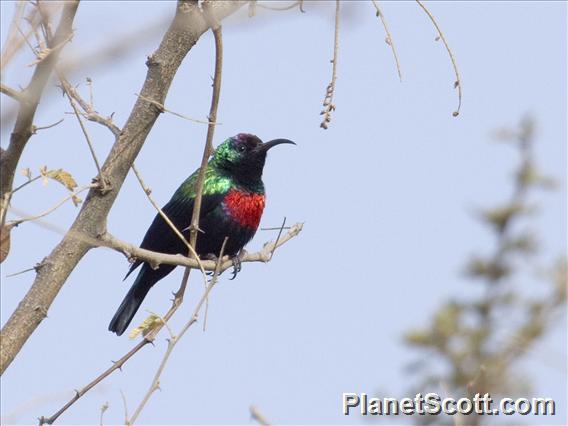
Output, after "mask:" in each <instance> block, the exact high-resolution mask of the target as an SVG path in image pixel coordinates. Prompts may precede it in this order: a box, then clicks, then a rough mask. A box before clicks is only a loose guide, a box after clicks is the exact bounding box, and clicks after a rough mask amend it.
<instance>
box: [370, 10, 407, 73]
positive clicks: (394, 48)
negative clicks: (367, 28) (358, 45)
mask: <svg viewBox="0 0 568 426" xmlns="http://www.w3.org/2000/svg"><path fill="white" fill-rule="evenodd" d="M373 6H375V9H377V16H378V17H379V18H380V19H381V22H382V24H383V27H384V29H385V33H387V38H386V39H385V41H386V42H387V44H388V45H389V46H390V48H391V50H392V54H393V56H394V61H395V63H396V71H397V73H398V78H399V80H400V81H402V73H401V72H400V62H399V61H398V55H397V53H396V47H395V46H394V39H393V38H392V36H391V33H390V30H389V26H388V24H387V20H386V19H385V15H383V11H382V10H381V9H380V8H379V2H378V1H377V0H373Z"/></svg>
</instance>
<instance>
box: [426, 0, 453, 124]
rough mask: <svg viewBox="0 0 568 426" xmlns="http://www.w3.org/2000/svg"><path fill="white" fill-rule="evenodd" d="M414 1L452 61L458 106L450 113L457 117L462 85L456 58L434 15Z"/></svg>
mask: <svg viewBox="0 0 568 426" xmlns="http://www.w3.org/2000/svg"><path fill="white" fill-rule="evenodd" d="M416 3H418V5H419V6H420V7H421V8H422V10H423V11H424V12H425V13H426V15H428V17H429V18H430V20H431V21H432V23H433V24H434V27H435V28H436V31H438V35H439V36H440V38H441V39H442V42H443V43H444V46H445V47H446V51H447V52H448V55H449V56H450V60H451V61H452V66H453V67H454V73H455V75H456V81H455V82H454V88H457V89H458V108H457V109H456V110H455V111H454V112H453V113H452V115H453V116H454V117H457V116H458V115H459V114H460V108H461V103H462V85H461V79H460V73H459V71H458V65H457V63H456V59H455V57H454V54H453V53H452V49H450V45H449V44H448V42H447V41H446V37H444V33H442V30H441V29H440V27H439V26H438V23H437V22H436V19H434V16H433V15H432V14H431V13H430V11H429V10H428V9H426V6H424V5H423V4H422V2H421V1H420V0H416Z"/></svg>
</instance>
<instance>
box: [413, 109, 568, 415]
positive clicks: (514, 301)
mask: <svg viewBox="0 0 568 426" xmlns="http://www.w3.org/2000/svg"><path fill="white" fill-rule="evenodd" d="M534 128H535V126H534V121H533V120H532V119H531V118H530V117H527V118H524V119H523V120H521V122H520V124H519V126H518V128H517V129H505V130H502V131H499V132H498V133H497V135H496V136H497V140H498V141H502V142H506V143H508V144H510V145H511V146H512V147H513V148H514V149H515V150H516V151H517V152H518V153H519V155H520V162H519V165H518V167H517V169H516V171H515V173H514V175H513V185H512V186H513V188H512V193H511V195H510V197H509V200H508V201H506V202H504V203H502V204H500V205H498V206H496V207H493V208H489V209H484V210H481V211H480V212H479V214H478V218H479V220H481V221H482V222H483V223H485V224H487V225H488V228H489V231H490V232H491V233H492V234H493V236H494V247H493V249H492V251H491V252H490V253H489V254H483V255H474V256H472V257H471V259H469V261H468V262H467V264H466V267H465V273H466V275H467V276H468V277H470V278H471V279H472V280H474V281H475V282H476V283H477V286H481V288H480V289H479V288H478V289H476V290H480V292H479V295H478V296H475V297H468V298H465V297H460V298H455V299H453V300H449V301H447V302H446V303H444V304H443V305H442V306H440V307H439V308H438V310H437V312H435V313H434V314H433V316H432V318H431V319H430V320H429V324H428V326H426V327H423V328H418V329H413V330H410V331H408V332H407V333H406V335H405V336H404V341H405V343H406V344H407V345H409V346H411V347H412V348H414V349H416V350H418V351H419V352H420V354H421V355H420V359H419V360H418V361H417V362H414V363H412V365H410V366H409V368H408V370H409V372H410V373H411V374H413V375H414V376H416V377H417V383H416V386H415V388H414V389H413V393H416V392H422V393H424V392H425V391H433V390H439V391H440V392H441V395H442V396H451V397H454V398H456V399H457V398H460V397H463V396H469V397H473V395H475V394H476V393H480V394H481V395H483V394H485V393H489V394H491V396H492V397H493V398H494V399H495V398H498V397H500V396H513V395H520V394H522V393H525V395H523V396H527V395H526V393H527V392H530V385H529V378H528V377H524V376H523V375H522V374H519V373H518V372H519V371H520V369H519V368H517V366H518V363H519V362H520V361H521V360H522V359H523V358H525V357H526V356H528V354H527V352H528V351H529V350H531V349H538V344H539V339H540V338H542V337H543V335H544V334H545V333H547V332H548V331H550V330H551V329H552V328H553V327H554V326H555V325H556V323H557V322H558V321H557V320H558V319H559V318H561V315H562V313H563V312H564V309H565V306H566V288H567V284H568V283H567V262H566V257H565V254H562V256H564V257H563V258H562V259H559V260H557V261H556V262H552V265H549V266H547V267H545V268H544V270H546V271H547V272H546V273H545V274H542V273H541V274H535V275H537V276H536V277H534V278H536V279H537V280H538V282H539V284H540V283H542V282H544V284H543V285H539V287H538V288H536V289H534V291H533V290H531V291H527V290H526V286H525V287H523V284H522V283H523V282H526V280H527V274H528V275H531V272H530V271H529V272H527V270H526V269H527V268H525V267H526V266H530V265H533V263H534V262H535V261H536V257H537V255H538V254H539V247H538V238H537V234H536V233H535V232H530V231H527V230H526V225H527V224H526V222H530V218H531V215H532V214H533V213H534V212H535V211H536V209H535V206H533V205H531V204H530V203H529V196H530V195H532V194H533V193H534V192H536V191H542V190H545V189H551V188H554V187H555V182H554V180H553V179H551V178H550V177H547V176H544V175H543V174H541V173H540V171H539V169H538V167H537V166H536V164H535V160H534V151H533V149H534V140H535V136H534ZM520 225H524V226H520ZM529 269H536V268H529ZM541 270H542V269H541ZM527 293H528V294H527ZM433 388H434V389H433ZM488 420H489V418H483V417H481V416H475V415H471V416H468V417H467V419H465V418H462V420H460V421H458V420H457V419H456V418H450V417H448V418H447V419H445V420H443V419H441V418H438V417H437V416H421V417H420V418H419V419H418V421H419V422H420V423H431V422H436V423H437V424H439V423H440V422H444V421H445V422H447V423H450V424H458V423H464V422H465V423H467V424H468V425H478V424H482V423H485V422H486V421H488Z"/></svg>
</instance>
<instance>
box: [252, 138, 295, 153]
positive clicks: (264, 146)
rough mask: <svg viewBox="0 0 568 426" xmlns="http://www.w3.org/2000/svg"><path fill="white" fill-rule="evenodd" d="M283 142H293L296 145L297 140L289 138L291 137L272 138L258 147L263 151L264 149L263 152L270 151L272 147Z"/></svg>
mask: <svg viewBox="0 0 568 426" xmlns="http://www.w3.org/2000/svg"><path fill="white" fill-rule="evenodd" d="M283 143H289V144H292V145H296V143H295V142H292V141H291V140H289V139H273V140H271V141H268V142H264V143H263V144H262V145H260V146H259V147H258V148H259V150H261V151H263V152H266V151H268V150H269V149H270V148H272V147H273V146H276V145H281V144H283Z"/></svg>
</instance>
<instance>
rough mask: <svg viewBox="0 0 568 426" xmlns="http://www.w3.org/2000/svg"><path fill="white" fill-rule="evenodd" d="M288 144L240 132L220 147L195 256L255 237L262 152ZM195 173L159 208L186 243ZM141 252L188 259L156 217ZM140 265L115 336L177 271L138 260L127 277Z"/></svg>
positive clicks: (234, 247) (114, 324)
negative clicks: (161, 282) (157, 286)
mask: <svg viewBox="0 0 568 426" xmlns="http://www.w3.org/2000/svg"><path fill="white" fill-rule="evenodd" d="M281 143H293V142H292V141H289V140H287V139H275V140H273V141H270V142H266V143H262V141H261V140H260V139H259V138H258V137H256V136H254V135H250V134H245V133H240V134H238V135H236V136H234V137H232V138H229V139H227V140H226V141H225V142H223V143H222V144H221V145H219V147H218V148H217V150H216V151H215V154H214V155H213V157H212V158H211V160H210V161H209V163H208V164H207V168H206V170H205V180H204V184H203V200H202V205H201V212H200V216H199V227H200V228H201V230H203V233H200V234H199V236H198V238H197V247H196V251H197V253H198V254H199V256H200V257H202V256H206V255H218V254H219V252H220V250H221V245H222V244H223V240H224V239H225V237H228V240H227V244H226V246H225V254H226V255H229V256H236V255H237V254H238V252H239V251H240V250H241V249H242V248H243V247H244V246H245V244H247V243H248V242H249V241H250V240H251V239H252V237H253V236H254V234H255V232H256V230H257V227H258V223H259V221H260V217H261V215H262V211H263V209H264V185H263V183H262V170H263V168H264V162H265V160H266V152H267V151H268V150H269V149H270V148H271V147H273V146H275V145H278V144H281ZM197 176H198V171H195V172H194V173H193V174H192V175H191V176H190V177H188V178H187V179H186V180H185V181H184V182H183V183H182V184H181V185H180V187H179V188H178V189H177V191H176V192H175V193H174V195H173V196H172V198H171V200H170V201H169V202H168V203H167V204H166V205H165V206H164V208H163V209H162V210H163V212H164V213H165V214H166V215H167V216H168V217H169V218H170V220H171V221H172V222H173V223H174V224H175V225H176V227H177V228H178V229H179V230H180V231H182V233H183V234H184V236H185V237H186V239H187V240H188V241H189V230H188V227H189V224H190V221H191V215H192V212H193V202H194V199H195V182H196V180H197ZM140 247H142V248H144V249H148V250H153V251H158V252H161V253H169V254H177V253H181V254H187V247H186V245H185V244H184V243H183V241H181V240H180V239H179V238H178V237H177V236H176V234H175V233H174V232H173V231H172V230H171V228H170V227H169V225H168V224H167V223H166V222H165V221H164V220H163V219H162V217H161V216H160V215H156V217H155V218H154V220H153V222H152V224H151V225H150V228H148V231H147V232H146V235H145V236H144V239H143V240H142V244H141V245H140ZM140 265H142V269H141V270H140V272H139V273H138V276H137V277H136V280H135V281H134V283H133V284H132V287H131V288H130V290H129V292H128V293H127V294H126V296H125V298H124V300H123V301H122V303H121V305H120V307H119V308H118V310H117V311H116V313H115V315H114V317H113V319H112V320H111V322H110V324H109V327H108V328H109V330H110V331H113V332H115V333H116V334H118V335H119V336H120V335H121V334H122V333H124V331H125V330H126V328H127V327H128V325H129V324H130V322H131V321H132V318H133V317H134V315H135V314H136V311H138V308H139V307H140V304H141V303H142V301H143V300H144V298H145V297H146V294H148V291H149V290H150V288H152V286H153V285H154V284H155V283H156V282H158V281H159V280H161V279H162V278H164V277H165V276H166V275H168V274H169V273H170V272H171V271H173V269H174V268H175V266H173V265H160V267H159V268H158V269H152V268H151V267H150V265H148V264H147V263H145V262H142V261H140V260H137V261H136V262H134V263H133V264H132V266H131V267H130V270H129V271H128V274H126V276H127V277H128V275H130V274H131V273H132V272H133V271H134V270H135V269H136V268H138V267H139V266H140Z"/></svg>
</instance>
